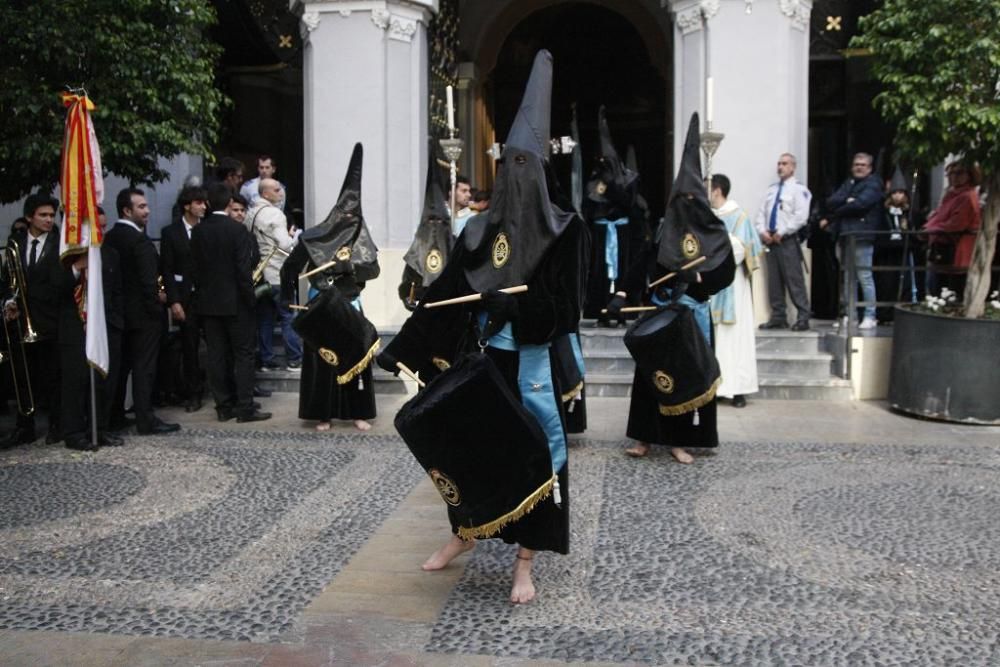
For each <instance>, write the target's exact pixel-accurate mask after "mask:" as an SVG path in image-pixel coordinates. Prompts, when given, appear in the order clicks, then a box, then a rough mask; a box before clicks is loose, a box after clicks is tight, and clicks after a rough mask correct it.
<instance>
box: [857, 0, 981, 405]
mask: <svg viewBox="0 0 1000 667" xmlns="http://www.w3.org/2000/svg"><path fill="white" fill-rule="evenodd" d="M859 25H860V30H861V32H860V34H859V35H858V36H857V37H855V38H854V40H853V42H852V46H854V47H858V48H861V49H863V50H864V51H865V52H867V53H870V54H871V56H872V71H873V73H874V75H875V77H876V78H877V79H878V80H879V81H880V82H881V84H882V87H883V92H882V93H881V94H879V95H878V97H876V99H875V104H876V106H877V108H878V109H879V110H880V111H881V113H882V115H883V116H884V117H885V118H886V120H887V121H888V122H890V123H893V124H894V125H895V126H896V128H897V133H896V146H897V149H898V152H899V155H900V156H902V157H905V159H906V161H907V162H908V163H910V164H914V165H916V166H920V167H924V168H930V167H932V166H934V165H938V164H941V163H942V162H943V161H944V160H945V159H946V158H947V157H948V156H949V155H961V156H963V158H964V159H965V160H967V161H970V162H976V163H978V164H979V166H980V168H981V170H982V174H983V182H982V188H983V191H984V192H985V193H986V205H985V207H984V208H983V211H982V225H981V227H980V229H979V233H978V235H977V237H976V240H975V248H974V250H973V255H972V260H971V263H970V265H969V268H968V274H967V280H966V287H965V295H964V299H963V300H962V301H961V302H958V301H957V300H956V299H955V298H954V295H948V294H943V295H942V297H943V298H942V299H936V300H928V302H925V303H924V304H918V305H915V306H901V307H899V308H898V310H897V312H896V315H895V318H894V319H895V321H894V325H893V352H892V367H891V370H890V376H889V403H890V405H891V406H892V407H893V408H895V409H898V410H901V411H904V412H907V413H910V414H915V415H921V416H925V417H932V418H938V419H946V420H949V421H961V422H970V423H984V424H1000V373H997V371H996V366H997V361H998V359H1000V302H998V301H997V295H996V294H995V293H994V294H990V267H991V264H992V261H993V255H994V252H995V249H996V244H997V224H998V222H1000V3H998V2H997V1H996V0H951V1H949V2H927V1H926V0H885V1H884V2H883V3H882V5H881V7H880V8H879V9H877V10H875V11H874V12H872V13H871V14H869V15H868V16H865V17H864V18H862V19H861V21H860V24H859Z"/></svg>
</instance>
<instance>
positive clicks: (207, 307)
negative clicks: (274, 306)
mask: <svg viewBox="0 0 1000 667" xmlns="http://www.w3.org/2000/svg"><path fill="white" fill-rule="evenodd" d="M232 198H233V191H232V190H231V189H230V188H229V186H227V185H226V184H224V183H216V184H215V185H213V186H211V187H210V188H209V190H208V204H209V207H210V208H211V211H212V213H211V215H209V216H208V217H206V218H205V219H204V220H202V221H201V222H200V223H199V224H198V225H197V226H196V227H195V228H194V231H193V232H192V233H191V268H192V275H193V277H194V289H195V294H196V297H195V303H196V305H195V308H196V310H197V313H198V316H199V317H200V318H201V322H202V326H204V328H205V341H206V343H207V344H208V359H209V362H208V364H209V365H208V384H209V387H211V389H212V395H213V397H214V398H215V410H216V413H217V414H218V418H219V421H227V420H229V419H232V418H233V417H236V420H237V421H240V422H253V421H261V420H264V419H269V418H270V417H271V414H270V413H268V412H258V411H257V410H256V409H255V408H254V405H253V380H254V358H253V356H254V332H255V327H254V321H255V306H256V299H255V298H254V292H253V279H252V273H253V265H252V263H251V253H252V248H251V239H250V237H249V236H248V235H247V233H246V230H245V229H244V228H243V227H242V226H241V225H236V224H233V221H232V219H231V218H230V217H229V216H228V215H227V214H226V207H227V206H228V205H229V202H230V201H231V200H232ZM230 354H231V355H232V357H231V358H232V371H231V372H232V374H233V375H235V395H234V393H233V386H234V383H233V382H231V378H230V377H229V376H230V371H229V369H228V364H227V362H226V359H227V356H228V355H230Z"/></svg>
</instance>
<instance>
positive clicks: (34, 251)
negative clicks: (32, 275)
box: [28, 239, 38, 269]
mask: <svg viewBox="0 0 1000 667" xmlns="http://www.w3.org/2000/svg"><path fill="white" fill-rule="evenodd" d="M36 259H38V239H35V240H34V241H32V242H31V255H29V256H28V268H29V269H30V268H31V267H33V266H34V265H35V260H36Z"/></svg>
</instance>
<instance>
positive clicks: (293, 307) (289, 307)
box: [288, 303, 309, 310]
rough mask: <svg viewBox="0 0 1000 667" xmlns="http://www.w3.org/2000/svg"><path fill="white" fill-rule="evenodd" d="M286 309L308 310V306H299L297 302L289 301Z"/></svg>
mask: <svg viewBox="0 0 1000 667" xmlns="http://www.w3.org/2000/svg"><path fill="white" fill-rule="evenodd" d="M288 309H289V310H309V306H300V305H299V304H297V303H290V304H288Z"/></svg>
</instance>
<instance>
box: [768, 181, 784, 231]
mask: <svg viewBox="0 0 1000 667" xmlns="http://www.w3.org/2000/svg"><path fill="white" fill-rule="evenodd" d="M784 187H785V182H784V181H781V182H780V183H778V194H776V195H774V206H772V207H771V219H770V220H768V222H767V231H769V232H771V233H772V234H773V233H774V232H775V231H777V229H778V208H779V207H780V206H781V190H782V189H783V188H784Z"/></svg>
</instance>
